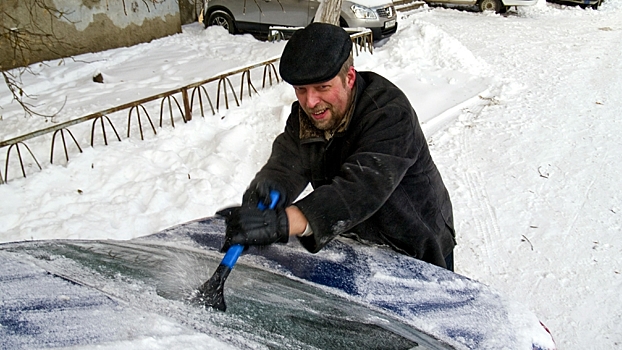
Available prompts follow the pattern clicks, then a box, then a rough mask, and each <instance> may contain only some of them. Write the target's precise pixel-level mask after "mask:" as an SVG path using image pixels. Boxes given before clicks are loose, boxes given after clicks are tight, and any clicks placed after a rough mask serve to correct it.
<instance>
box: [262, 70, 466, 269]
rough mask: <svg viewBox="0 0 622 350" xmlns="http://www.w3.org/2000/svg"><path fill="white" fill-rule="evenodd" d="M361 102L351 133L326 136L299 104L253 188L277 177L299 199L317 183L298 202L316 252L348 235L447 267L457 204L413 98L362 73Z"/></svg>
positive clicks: (307, 241)
mask: <svg viewBox="0 0 622 350" xmlns="http://www.w3.org/2000/svg"><path fill="white" fill-rule="evenodd" d="M354 104H355V109H354V112H353V114H352V116H351V118H350V120H349V123H348V125H347V126H346V128H345V130H344V131H342V132H337V133H336V134H335V135H334V136H333V138H331V139H330V140H329V141H326V139H325V138H324V137H323V132H322V131H320V130H318V129H316V128H315V127H314V126H313V124H312V123H311V122H310V120H309V119H308V118H309V117H308V116H306V114H305V113H304V112H303V111H302V109H301V108H300V105H299V103H298V102H294V103H293V104H292V110H291V114H290V116H289V118H288V120H287V124H286V126H285V131H284V132H283V133H282V134H280V135H279V136H278V137H277V138H276V140H275V141H274V144H273V146H272V154H271V156H270V159H269V160H268V162H267V163H266V165H265V166H264V167H263V168H262V169H261V171H260V172H259V173H257V175H256V177H255V179H254V180H253V183H251V187H250V188H253V187H254V184H255V183H257V182H262V181H270V182H276V183H278V184H280V185H281V186H283V188H284V189H286V191H287V193H286V198H289V202H291V201H292V200H293V199H295V198H297V197H298V196H299V194H300V193H301V192H302V191H303V190H304V189H305V187H306V186H307V184H308V183H309V182H311V185H312V186H313V189H314V190H313V192H312V193H310V194H309V195H308V196H306V197H304V198H303V199H301V200H299V201H297V202H296V203H294V204H295V205H296V206H297V207H298V208H299V209H300V210H301V211H302V213H303V214H304V215H305V216H306V218H307V220H309V224H310V226H311V229H312V230H313V235H311V236H307V237H302V238H300V242H301V243H302V245H303V246H304V247H305V248H306V249H307V250H309V251H310V252H313V253H316V252H318V251H319V250H320V249H322V247H324V245H326V244H327V243H328V242H330V241H331V240H332V239H333V238H334V237H336V236H337V235H341V234H347V235H350V236H354V237H355V238H357V239H359V240H361V241H370V242H374V243H378V244H386V245H389V246H391V247H392V248H393V249H395V250H396V251H398V252H400V253H403V254H407V255H410V256H413V257H415V258H417V259H421V260H423V261H427V262H429V263H432V264H435V265H438V266H441V267H445V260H444V257H445V256H447V255H448V254H449V253H450V252H451V251H452V250H453V247H454V245H455V240H454V229H453V217H452V208H451V202H450V199H449V194H448V192H447V189H446V188H445V185H444V184H443V180H442V179H441V175H440V173H439V172H438V170H437V168H436V165H435V164H434V162H433V161H432V157H431V156H430V152H429V149H428V145H427V142H426V140H425V137H424V135H423V132H422V130H421V126H420V125H419V121H418V119H417V115H416V114H415V111H414V110H413V108H412V106H411V105H410V102H409V101H408V99H407V97H406V96H405V95H404V93H403V92H402V91H401V90H400V89H398V88H397V87H396V86H395V85H393V84H392V83H391V82H389V81H388V80H386V79H385V78H383V77H381V76H379V75H377V74H375V73H372V72H357V77H356V95H355V101H354ZM289 202H288V203H287V204H290V203H289Z"/></svg>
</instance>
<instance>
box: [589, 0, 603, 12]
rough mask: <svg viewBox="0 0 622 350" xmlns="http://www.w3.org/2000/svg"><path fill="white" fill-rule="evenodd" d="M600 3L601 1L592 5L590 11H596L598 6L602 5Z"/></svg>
mask: <svg viewBox="0 0 622 350" xmlns="http://www.w3.org/2000/svg"><path fill="white" fill-rule="evenodd" d="M602 2H603V1H602V0H598V1H596V3H595V4H594V5H592V10H598V7H599V6H600V4H602Z"/></svg>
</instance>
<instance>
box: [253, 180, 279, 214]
mask: <svg viewBox="0 0 622 350" xmlns="http://www.w3.org/2000/svg"><path fill="white" fill-rule="evenodd" d="M273 190H274V191H277V192H278V193H279V201H278V202H277V204H276V207H275V208H278V209H285V206H286V205H287V191H285V188H284V187H283V186H282V185H280V184H278V183H276V182H274V181H269V180H266V181H259V182H256V183H252V184H251V185H250V187H249V188H248V189H247V190H246V192H245V193H244V196H243V197H242V205H247V206H251V207H257V205H258V204H259V202H260V201H261V202H263V204H264V205H265V206H266V208H269V207H270V204H271V201H272V200H271V199H270V191H273Z"/></svg>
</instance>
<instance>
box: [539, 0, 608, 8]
mask: <svg viewBox="0 0 622 350" xmlns="http://www.w3.org/2000/svg"><path fill="white" fill-rule="evenodd" d="M546 1H547V2H552V3H556V4H561V5H578V6H580V7H581V8H588V7H590V8H592V9H593V10H597V9H598V7H600V5H601V4H602V3H603V0H546Z"/></svg>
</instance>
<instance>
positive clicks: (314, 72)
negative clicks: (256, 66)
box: [279, 22, 352, 85]
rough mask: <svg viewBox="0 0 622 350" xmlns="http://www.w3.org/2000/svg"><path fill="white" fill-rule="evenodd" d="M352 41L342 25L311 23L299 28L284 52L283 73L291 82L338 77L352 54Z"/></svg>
mask: <svg viewBox="0 0 622 350" xmlns="http://www.w3.org/2000/svg"><path fill="white" fill-rule="evenodd" d="M350 51H352V41H351V40H350V35H348V33H347V32H346V31H345V30H343V28H341V27H337V26H335V25H332V24H327V23H317V22H314V23H311V24H309V25H308V26H307V27H305V28H304V29H300V30H297V31H296V32H295V33H294V35H292V37H291V38H290V39H289V41H288V42H287V44H286V45H285V49H283V54H282V55H281V63H280V65H279V73H280V74H281V77H282V78H283V80H285V81H286V82H288V83H290V84H291V85H307V84H315V83H320V82H324V81H327V80H331V79H332V78H334V77H335V76H336V75H337V73H339V70H340V69H341V66H342V65H343V63H344V62H345V61H346V60H347V59H348V56H350Z"/></svg>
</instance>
